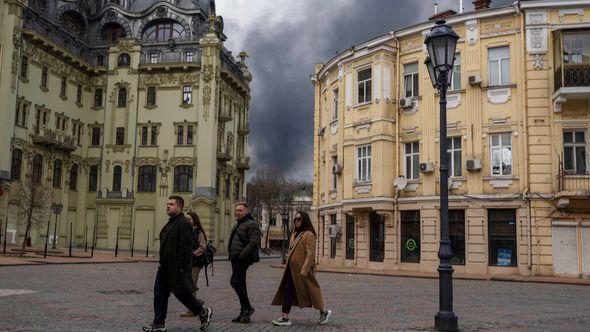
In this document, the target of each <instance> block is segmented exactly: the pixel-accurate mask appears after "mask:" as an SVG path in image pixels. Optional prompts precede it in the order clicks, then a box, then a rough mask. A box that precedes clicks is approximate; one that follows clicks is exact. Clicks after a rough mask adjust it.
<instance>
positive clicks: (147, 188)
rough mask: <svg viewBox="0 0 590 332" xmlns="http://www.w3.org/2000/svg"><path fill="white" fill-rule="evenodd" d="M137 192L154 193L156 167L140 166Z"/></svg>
mask: <svg viewBox="0 0 590 332" xmlns="http://www.w3.org/2000/svg"><path fill="white" fill-rule="evenodd" d="M137 191H139V192H155V191H156V166H141V167H140V168H139V176H138V180H137Z"/></svg>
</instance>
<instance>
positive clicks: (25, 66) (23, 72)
mask: <svg viewBox="0 0 590 332" xmlns="http://www.w3.org/2000/svg"><path fill="white" fill-rule="evenodd" d="M28 70H29V58H28V57H26V56H23V57H22V58H21V62H20V77H22V78H27V75H28Z"/></svg>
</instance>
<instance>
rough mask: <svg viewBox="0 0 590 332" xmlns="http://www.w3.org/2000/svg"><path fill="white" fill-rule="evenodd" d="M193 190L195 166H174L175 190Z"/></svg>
mask: <svg viewBox="0 0 590 332" xmlns="http://www.w3.org/2000/svg"><path fill="white" fill-rule="evenodd" d="M192 191H193V167H192V166H176V167H175V168H174V192H192Z"/></svg>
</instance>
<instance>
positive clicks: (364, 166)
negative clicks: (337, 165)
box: [356, 144, 371, 182]
mask: <svg viewBox="0 0 590 332" xmlns="http://www.w3.org/2000/svg"><path fill="white" fill-rule="evenodd" d="M356 165H357V167H356V180H357V182H370V181H371V144H366V145H361V146H357V149H356Z"/></svg>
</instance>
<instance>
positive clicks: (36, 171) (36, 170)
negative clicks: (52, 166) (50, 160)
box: [31, 155, 43, 184]
mask: <svg viewBox="0 0 590 332" xmlns="http://www.w3.org/2000/svg"><path fill="white" fill-rule="evenodd" d="M42 178H43V157H41V155H35V157H33V174H32V176H31V179H32V180H33V183H35V184H40V183H41V179H42Z"/></svg>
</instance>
